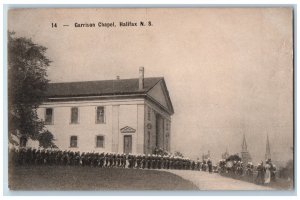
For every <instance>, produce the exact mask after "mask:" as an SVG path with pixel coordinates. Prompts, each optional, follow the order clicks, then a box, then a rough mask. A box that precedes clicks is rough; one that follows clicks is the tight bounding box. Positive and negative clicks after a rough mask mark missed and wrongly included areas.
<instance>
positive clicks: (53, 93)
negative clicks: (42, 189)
mask: <svg viewBox="0 0 300 200" xmlns="http://www.w3.org/2000/svg"><path fill="white" fill-rule="evenodd" d="M162 79H163V78H162V77H154V78H145V79H144V89H143V90H139V79H137V78H135V79H120V80H102V81H83V82H64V83H50V84H49V86H48V89H47V92H46V96H47V97H74V96H102V95H128V94H146V93H147V92H148V91H149V90H150V89H151V88H152V87H154V86H155V85H156V84H157V83H158V82H159V81H160V80H162Z"/></svg>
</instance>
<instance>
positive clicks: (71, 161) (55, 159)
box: [11, 148, 212, 172]
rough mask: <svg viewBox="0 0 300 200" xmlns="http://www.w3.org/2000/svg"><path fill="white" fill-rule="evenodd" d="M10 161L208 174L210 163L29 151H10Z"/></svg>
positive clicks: (135, 156) (107, 154)
mask: <svg viewBox="0 0 300 200" xmlns="http://www.w3.org/2000/svg"><path fill="white" fill-rule="evenodd" d="M11 159H12V161H13V162H14V163H15V164H16V165H71V166H83V167H84V166H90V167H100V168H102V167H108V168H109V167H120V168H137V169H179V170H197V171H209V172H212V162H211V161H210V160H208V161H203V162H200V161H193V160H190V159H188V158H181V157H174V156H170V155H168V156H161V155H155V154H151V155H150V154H148V155H145V154H138V155H133V154H128V155H127V154H119V153H104V152H103V153H95V152H93V153H84V152H83V153H80V152H73V151H61V150H45V149H42V150H39V149H32V148H21V149H13V150H12V151H11Z"/></svg>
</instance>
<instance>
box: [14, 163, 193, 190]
mask: <svg viewBox="0 0 300 200" xmlns="http://www.w3.org/2000/svg"><path fill="white" fill-rule="evenodd" d="M9 188H10V189H11V190H199V189H198V188H197V187H196V186H195V185H194V184H193V183H191V182H189V181H187V180H185V179H182V178H181V177H179V176H177V175H174V174H172V173H169V172H163V171H157V170H142V169H122V168H92V167H74V166H19V167H14V168H11V169H10V170H9Z"/></svg>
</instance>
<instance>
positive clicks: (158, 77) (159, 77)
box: [49, 76, 164, 84]
mask: <svg viewBox="0 0 300 200" xmlns="http://www.w3.org/2000/svg"><path fill="white" fill-rule="evenodd" d="M153 78H157V79H159V80H161V79H163V78H164V77H163V76H157V77H145V78H144V79H153ZM138 79H139V78H126V79H107V80H89V81H70V82H50V83H49V84H59V83H87V82H101V81H126V80H138Z"/></svg>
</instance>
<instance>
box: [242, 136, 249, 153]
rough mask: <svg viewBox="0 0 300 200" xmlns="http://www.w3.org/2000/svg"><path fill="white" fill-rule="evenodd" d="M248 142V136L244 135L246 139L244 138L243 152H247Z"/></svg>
mask: <svg viewBox="0 0 300 200" xmlns="http://www.w3.org/2000/svg"><path fill="white" fill-rule="evenodd" d="M247 151H248V150H247V142H246V136H245V133H244V137H243V144H242V152H247Z"/></svg>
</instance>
